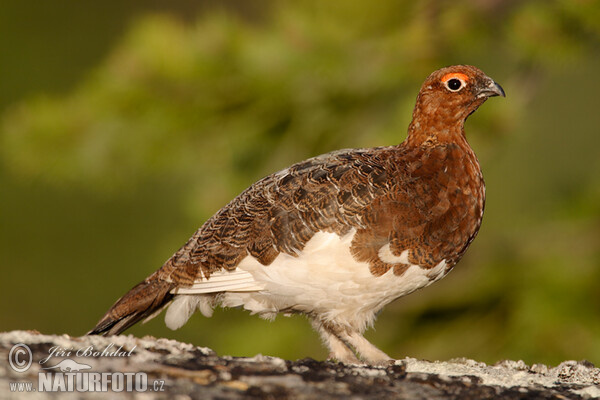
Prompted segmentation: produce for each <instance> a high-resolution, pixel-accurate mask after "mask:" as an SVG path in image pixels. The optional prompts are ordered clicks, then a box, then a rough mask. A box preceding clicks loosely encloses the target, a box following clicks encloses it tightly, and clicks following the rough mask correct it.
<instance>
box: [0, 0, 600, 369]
mask: <svg viewBox="0 0 600 400" xmlns="http://www.w3.org/2000/svg"><path fill="white" fill-rule="evenodd" d="M599 21H600V7H599V6H598V2H595V1H584V0H581V1H567V0H565V1H534V2H510V1H474V0H473V1H458V2H452V3H447V2H443V1H433V0H431V1H424V2H411V1H391V0H390V1H379V2H371V3H369V4H368V7H366V6H365V3H363V2H347V1H341V0H338V1H328V2H308V1H306V2H289V3H287V2H286V3H275V5H273V6H271V7H270V8H269V9H268V10H267V11H266V12H265V15H264V16H263V17H262V18H261V19H259V21H246V20H244V19H242V18H240V17H236V16H234V14H232V13H228V12H225V11H220V12H213V13H210V14H206V15H202V16H200V17H199V18H198V19H197V20H196V22H194V23H191V24H190V23H184V22H181V21H179V20H176V19H174V18H170V17H165V16H161V15H153V16H145V17H144V18H141V19H139V20H138V21H136V22H135V23H134V24H133V25H132V26H131V29H130V30H129V31H128V33H127V34H126V36H125V37H124V38H123V40H122V41H121V42H120V43H118V45H117V46H116V47H115V48H114V49H113V50H112V51H111V53H110V54H109V55H108V57H107V58H106V59H105V60H104V61H103V62H102V63H101V64H100V65H98V66H97V67H96V68H95V69H94V70H93V71H92V72H91V73H89V75H88V76H87V77H86V78H85V79H84V80H83V81H82V82H80V84H79V85H78V86H77V88H75V89H74V90H73V91H72V92H71V93H68V94H67V95H64V96H35V97H32V98H30V99H27V100H25V101H23V102H21V103H19V104H17V105H14V106H13V107H11V108H10V109H9V110H8V112H6V113H5V114H4V116H3V118H2V120H1V121H0V124H1V125H0V129H1V130H0V164H2V167H1V168H0V172H1V173H0V175H1V176H0V182H3V183H4V187H5V188H10V189H11V190H13V192H14V193H20V196H21V197H19V196H17V195H15V196H12V197H11V196H5V198H4V199H2V202H0V211H2V212H3V214H4V216H3V221H4V222H3V225H4V229H6V230H5V231H4V232H2V231H0V235H1V237H3V238H7V239H8V242H6V243H11V244H10V245H6V246H4V247H2V248H1V251H4V252H6V253H5V257H4V258H3V260H4V261H3V262H4V263H6V264H7V265H11V266H13V268H14V266H15V265H22V266H24V267H25V268H32V269H34V270H36V271H37V270H44V271H46V272H44V276H46V277H47V278H48V279H49V280H50V282H54V283H55V284H56V285H58V286H59V287H61V288H62V289H61V290H62V293H63V294H62V295H61V296H63V297H65V299H63V300H61V301H62V303H61V304H63V306H65V304H69V303H68V300H67V299H66V298H68V297H69V291H71V292H75V293H79V296H80V297H81V296H82V295H85V294H88V296H89V290H91V288H93V287H96V288H109V287H110V290H104V291H100V290H98V292H97V294H95V295H94V296H93V297H94V299H92V298H89V299H85V300H82V302H83V303H85V304H88V306H87V307H84V306H83V305H81V304H71V306H70V307H71V308H70V309H71V313H72V314H73V315H77V316H78V317H77V318H75V320H70V319H68V318H66V316H64V315H63V316H54V317H55V318H50V317H49V316H48V315H44V313H36V312H35V311H32V313H31V314H30V315H28V316H27V317H20V316H18V315H17V313H18V310H6V311H5V314H6V315H7V316H3V317H0V318H4V321H7V322H6V324H7V325H9V328H11V329H12V328H19V327H23V326H22V325H23V323H22V321H27V322H26V323H25V325H26V327H28V328H37V329H44V328H46V329H52V330H55V331H56V330H57V329H64V330H68V331H73V330H78V332H71V333H81V332H82V331H84V330H85V328H86V327H87V328H90V327H91V325H93V323H94V322H95V321H96V319H97V318H98V317H100V315H101V314H102V312H103V311H104V309H106V308H107V307H108V305H109V302H110V301H112V300H114V299H116V297H118V296H119V295H121V294H122V292H123V291H124V290H126V289H127V288H128V287H130V286H133V284H134V283H136V279H137V280H141V279H143V277H145V276H146V275H147V273H148V272H150V271H151V270H153V269H155V268H158V267H159V266H160V262H162V260H163V259H164V258H165V257H167V256H168V254H169V252H172V251H174V250H176V248H177V246H178V245H181V244H183V243H184V241H185V239H186V238H187V236H188V235H189V234H190V233H191V232H190V229H194V228H196V227H198V226H200V224H201V223H202V222H203V221H204V219H206V218H207V217H209V216H210V214H211V213H212V212H213V211H214V210H216V209H218V208H219V207H221V206H222V205H223V204H224V203H225V202H226V201H228V200H229V199H230V198H232V197H233V196H235V195H236V194H237V193H239V192H240V191H241V190H242V189H243V188H244V187H245V186H248V185H249V184H251V183H252V182H254V181H255V180H256V179H258V178H260V177H261V176H264V175H266V174H268V173H271V172H274V171H276V170H277V169H279V168H283V167H285V166H286V165H289V164H290V163H292V162H295V161H299V160H301V159H304V158H306V157H310V156H314V155H317V154H319V153H322V152H326V151H331V150H334V149H337V148H341V147H367V146H376V145H386V144H393V143H398V142H400V141H401V140H403V138H404V136H405V132H406V127H407V125H408V123H409V120H410V115H411V111H412V106H413V103H414V98H415V96H416V93H417V91H418V88H419V84H420V83H421V82H422V81H423V80H424V79H425V77H426V75H427V74H428V73H429V72H431V71H433V70H434V69H437V68H439V67H441V66H443V65H449V64H454V63H469V64H474V65H477V66H480V67H481V68H482V69H483V70H484V71H486V73H488V74H489V75H491V76H492V77H494V78H495V79H496V80H497V81H499V82H500V83H501V84H503V86H504V88H505V89H506V91H507V95H508V97H507V99H505V100H496V99H494V100H492V101H490V104H486V105H485V106H484V107H482V109H481V110H480V111H478V112H477V114H476V115H475V116H474V117H472V118H471V119H470V120H469V121H468V123H467V132H468V135H469V139H470V140H471V142H472V143H473V144H474V147H475V148H476V150H477V152H478V154H479V157H480V160H481V162H482V164H483V166H484V172H485V174H486V177H487V182H488V209H487V211H486V218H485V220H484V226H483V229H482V232H481V234H480V238H478V240H477V241H476V242H475V244H474V245H473V248H472V249H471V250H470V252H469V253H468V255H467V257H466V259H465V260H464V261H463V262H462V263H461V264H460V265H459V266H458V268H457V271H455V272H453V274H452V275H451V276H450V277H448V278H446V279H445V280H444V281H443V282H441V283H439V284H436V285H435V286H434V287H433V288H432V289H428V290H426V291H424V293H423V294H421V295H413V296H409V297H408V298H406V299H404V300H401V301H400V302H397V304H395V305H394V306H392V307H390V309H389V310H388V311H386V312H384V313H383V315H382V317H381V321H380V323H379V324H378V325H377V326H378V328H379V329H378V331H376V332H372V333H371V335H372V336H373V337H375V338H374V341H375V342H376V343H378V344H385V350H386V351H388V352H389V353H390V354H393V355H397V356H400V355H404V354H406V355H411V356H417V357H428V358H450V357H456V356H469V357H473V358H476V359H481V360H484V361H495V360H496V359H498V358H509V357H510V358H523V359H525V360H526V361H528V362H541V361H545V362H558V361H560V360H561V359H563V358H589V359H591V360H592V361H596V362H600V344H599V343H598V342H597V341H596V340H594V334H592V332H598V328H599V326H598V322H597V318H596V316H597V315H598V309H599V308H600V298H599V297H598V295H597V291H596V289H595V287H594V286H595V285H594V282H597V281H598V278H599V275H600V272H599V268H598V267H599V264H600V250H599V245H600V230H599V228H598V226H600V225H599V223H600V220H599V217H598V215H600V210H599V208H598V204H600V191H599V190H598V187H600V184H599V180H598V176H599V173H600V162H598V157H597V150H596V149H597V148H598V147H597V146H598V145H599V144H600V143H599V139H598V135H597V126H598V125H599V124H600V121H599V120H598V118H599V117H598V115H597V114H598V113H597V111H596V110H594V104H596V103H597V102H596V103H595V102H594V101H595V95H593V94H594V93H598V91H600V85H599V84H598V79H597V74H596V72H595V71H596V69H597V67H598V64H599V59H598V44H599V40H598V39H599V38H600V24H599ZM557 82H558V84H557ZM492 103H493V104H492ZM564 110H568V111H569V112H568V113H564V112H563V111H564ZM594 130H595V131H594ZM569 139H571V140H569ZM24 182H32V185H33V187H34V188H33V189H32V188H31V187H29V186H28V185H27V184H25V183H24ZM48 197H49V198H51V199H54V200H51V201H54V202H55V203H56V205H55V206H54V207H53V208H50V209H49V210H50V211H49V212H51V213H52V216H48V215H36V214H35V213H32V212H30V210H31V209H35V208H36V207H47V204H46V203H47V200H45V198H48ZM95 197H96V198H95ZM98 197H99V198H100V199H101V200H98V199H97V198H98ZM22 199H26V200H22ZM23 201H26V203H23ZM75 203H77V205H78V207H80V208H83V209H79V208H78V207H75V208H73V204H75ZM23 204H27V205H28V207H29V209H28V210H27V211H23V210H22V211H21V212H16V213H14V215H9V214H10V213H9V212H8V211H7V210H8V209H10V208H11V207H13V208H14V207H18V206H19V205H23ZM61 204H62V205H63V206H62V207H61ZM81 204H84V205H86V206H81ZM161 204H164V205H163V206H161ZM86 207H87V208H88V209H92V210H96V211H89V210H87V209H86ZM124 210H129V211H124ZM182 210H183V211H182ZM93 212H97V215H98V216H97V217H93V216H92V214H93ZM128 212H134V213H137V214H136V215H137V217H136V218H131V219H128V218H126V217H123V216H124V215H128ZM88 213H90V214H88ZM77 216H83V218H84V220H85V221H88V222H89V223H90V224H97V225H95V229H96V230H91V231H89V232H88V233H87V235H90V237H89V238H87V240H86V239H85V235H83V236H81V235H80V234H77V233H76V230H74V227H76V220H77ZM70 218H74V220H71V219H70ZM85 218H87V219H85ZM104 219H106V221H105V222H104V223H103V222H102V221H103V220H104ZM40 221H41V222H40ZM65 221H71V222H69V223H68V224H67V223H65ZM99 221H100V223H99V224H98V222H99ZM111 221H112V222H111ZM123 221H125V222H123ZM40 223H41V226H39V227H38V230H39V231H40V232H44V234H43V235H42V236H43V240H40V241H39V242H38V241H30V240H26V239H25V238H26V237H27V236H28V234H31V232H29V230H28V229H26V228H24V227H27V226H31V227H33V226H38V225H39V224H40ZM111 223H114V224H116V225H114V226H113V227H112V228H111ZM117 227H118V228H117ZM116 231H118V232H116ZM15 232H17V234H18V235H22V236H20V237H21V238H22V240H14V241H10V238H11V237H12V236H14V235H15ZM58 232H60V234H56V233H58ZM53 233H55V234H53ZM16 237H19V236H16ZM111 239H112V241H111ZM45 240H48V243H46V244H45V242H44V241H45ZM29 242H35V243H36V246H35V249H34V250H33V253H36V251H37V252H38V253H39V254H37V255H34V254H28V253H29V251H28V250H29V245H28V244H29ZM98 242H100V243H101V244H99V243H98ZM24 243H27V245H25V244H24ZM123 243H126V244H125V245H123ZM117 245H120V247H121V248H120V249H115V247H117ZM73 247H77V251H74V250H73ZM123 247H124V248H123ZM42 250H43V252H42ZM128 250H130V251H128ZM47 254H50V255H49V256H46V255H47ZM52 254H53V255H52ZM73 254H75V255H76V256H73ZM90 254H92V255H93V256H90ZM82 260H83V261H82ZM82 264H84V265H82ZM61 268H62V269H61ZM48 270H50V271H52V270H60V271H62V273H64V276H63V277H62V278H65V279H66V280H65V281H62V280H60V281H59V280H58V279H57V278H54V277H52V274H49V273H47V271H48ZM98 270H101V271H102V273H101V274H99V273H97V271H98ZM82 271H84V272H83V273H81V272H82ZM82 276H83V279H79V278H80V277H82ZM119 276H123V280H124V281H125V282H122V284H120V285H117V286H116V287H114V286H113V285H112V284H113V283H114V279H115V278H114V277H119ZM9 277H10V276H9ZM78 277H79V278H78ZM91 277H93V279H91V280H90V278H91ZM125 278H127V279H125ZM12 279H15V280H16V279H17V277H16V276H12ZM31 279H32V281H31V282H32V285H33V288H32V289H35V290H32V291H33V292H37V293H44V292H45V285H47V284H48V280H44V279H39V278H38V279H37V280H36V278H35V277H32V278H31ZM82 281H83V282H84V283H82ZM61 282H62V286H61ZM73 286H75V288H73ZM86 288H88V289H87V290H86ZM11 290H16V289H9V288H7V289H6V290H5V296H6V298H8V297H9V294H10V293H13V292H12V291H11ZM96 290H97V289H96ZM78 291H79V292H78ZM41 296H42V295H40V298H41ZM90 297H91V296H90ZM36 299H38V298H37V297H35V296H34V297H32V299H31V300H29V303H25V304H26V305H27V307H31V308H30V309H33V308H34V306H33V304H35V303H36V301H37V300H36ZM57 301H58V300H57ZM28 309H29V308H28ZM7 313H12V314H7ZM238 314H241V313H236V312H226V313H217V315H216V316H215V318H214V319H213V321H206V320H203V319H202V318H201V317H195V318H194V319H193V321H191V322H190V324H189V325H188V326H187V327H186V328H184V329H183V330H182V331H181V332H178V333H171V332H167V331H166V330H164V328H163V327H162V321H159V322H152V323H151V325H150V328H148V327H141V328H140V327H138V328H135V329H134V330H133V332H136V333H142V332H143V333H156V332H159V333H161V334H163V335H169V336H171V337H178V338H180V339H184V340H188V341H192V342H194V343H197V344H199V345H208V346H212V347H215V348H216V349H217V350H218V351H219V352H222V353H229V352H231V353H236V354H240V355H241V354H251V353H252V352H254V351H262V352H263V353H270V354H274V355H282V356H285V357H303V356H306V355H312V356H313V357H323V356H324V354H322V353H319V352H320V351H321V350H318V349H319V347H318V343H317V339H316V336H314V335H312V334H309V333H308V332H309V328H308V325H307V324H306V323H305V321H303V320H302V319H301V318H295V319H292V320H288V321H284V322H281V321H278V322H276V325H277V326H276V327H274V328H273V329H277V330H278V334H277V335H279V336H278V337H279V338H282V337H284V336H285V338H286V340H277V341H276V340H268V339H266V338H265V337H263V338H262V340H260V341H259V340H258V339H256V340H253V341H254V342H255V343H256V342H258V343H260V346H264V347H261V348H260V349H257V348H256V345H252V344H251V343H246V342H247V341H243V342H242V343H240V341H239V338H240V337H252V335H258V336H261V334H260V333H258V334H257V333H256V331H257V330H258V329H263V331H262V332H265V331H266V329H269V328H264V327H263V328H261V326H263V325H262V324H264V323H259V322H257V321H256V320H254V319H250V320H246V319H247V318H248V317H247V316H239V317H238ZM84 316H85V319H84V318H83V317H84ZM31 320H36V321H39V323H38V324H32V323H31ZM207 327H212V329H211V328H207ZM216 332H219V333H218V334H217V333H216ZM223 332H228V333H227V334H225V333H223ZM282 332H283V333H282ZM280 333H281V335H280ZM248 335H250V336H248ZM273 336H275V335H273ZM290 343H296V344H297V347H293V346H290ZM449 343H451V345H449ZM307 349H309V350H307Z"/></svg>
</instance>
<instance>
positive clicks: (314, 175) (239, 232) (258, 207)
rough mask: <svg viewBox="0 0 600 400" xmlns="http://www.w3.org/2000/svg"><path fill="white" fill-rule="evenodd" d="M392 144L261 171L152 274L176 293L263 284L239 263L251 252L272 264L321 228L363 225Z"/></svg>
mask: <svg viewBox="0 0 600 400" xmlns="http://www.w3.org/2000/svg"><path fill="white" fill-rule="evenodd" d="M394 151H397V148H393V147H382V148H375V149H368V150H361V149H353V150H340V151H336V152H332V153H328V154H324V155H321V156H318V157H315V158H311V159H308V160H306V161H303V162H300V163H298V164H295V165H293V166H291V167H289V168H287V169H284V170H282V171H279V172H277V173H275V174H272V175H269V176H267V177H266V178H263V179H262V180H260V181H258V182H256V183H255V184H254V185H252V186H250V187H249V188H248V189H247V190H245V191H244V192H242V193H241V194H240V195H239V196H238V197H236V198H235V199H234V200H232V201H231V202H230V203H229V204H228V205H227V206H225V207H223V208H222V209H221V210H220V211H219V212H218V213H216V214H215V215H214V216H213V217H212V218H210V219H209V220H208V221H207V222H206V223H205V224H204V225H203V226H202V227H201V228H200V229H199V230H198V231H197V232H196V233H195V234H194V236H193V237H192V238H191V239H190V240H189V241H188V242H187V243H186V244H185V245H184V246H183V247H182V248H181V249H180V250H179V251H177V252H176V253H175V254H174V255H173V257H171V258H170V259H169V260H168V261H167V262H166V263H165V264H164V265H163V267H162V268H161V269H160V270H158V271H157V272H156V273H155V275H154V276H153V277H154V278H157V279H159V280H161V281H166V282H171V283H172V284H173V289H172V290H171V292H172V293H215V292H220V291H253V290H260V289H262V286H261V284H260V283H259V282H256V281H255V280H254V279H253V277H252V275H251V274H250V273H248V272H245V271H242V270H240V269H236V267H237V265H238V264H239V263H240V262H241V260H242V259H244V258H245V257H247V256H251V257H254V258H255V259H256V260H257V261H258V262H260V263H261V264H262V265H265V266H268V265H270V264H271V263H272V262H273V261H274V260H275V258H276V257H277V256H278V255H279V254H281V253H284V254H287V255H291V256H297V255H298V254H300V253H301V252H302V250H303V248H304V246H305V245H306V243H307V242H308V241H309V240H310V239H311V238H312V237H313V235H314V234H315V233H316V232H319V231H324V232H331V233H336V234H338V235H340V236H341V235H343V234H344V233H346V232H348V231H350V230H351V229H352V228H355V229H361V228H365V224H366V223H367V222H368V221H364V220H363V219H364V218H365V215H366V214H365V210H366V209H367V208H368V207H369V206H370V205H371V204H372V203H373V201H374V200H375V199H377V198H380V197H381V196H384V195H385V194H386V193H388V192H389V191H390V190H391V186H392V182H393V179H392V177H391V176H390V175H391V174H393V172H394V171H395V170H396V169H397V167H398V166H397V165H393V163H392V162H391V158H390V153H391V152H394ZM382 245H383V244H382ZM149 279H152V277H151V278H149Z"/></svg>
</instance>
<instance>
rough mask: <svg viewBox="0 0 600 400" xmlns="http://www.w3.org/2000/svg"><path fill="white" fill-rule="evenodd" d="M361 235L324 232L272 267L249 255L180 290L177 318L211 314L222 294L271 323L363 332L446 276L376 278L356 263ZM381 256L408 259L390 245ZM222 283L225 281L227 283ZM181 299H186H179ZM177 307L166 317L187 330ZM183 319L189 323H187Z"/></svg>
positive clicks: (438, 271) (440, 272) (411, 271)
mask: <svg viewBox="0 0 600 400" xmlns="http://www.w3.org/2000/svg"><path fill="white" fill-rule="evenodd" d="M355 233H356V231H355V230H352V231H350V232H349V233H348V234H346V235H344V236H342V237H340V236H338V235H337V234H335V233H327V232H318V233H316V234H315V235H314V236H313V237H312V238H311V239H310V240H309V241H308V243H307V244H306V246H305V247H304V249H303V250H302V252H301V254H299V255H298V256H296V257H295V256H291V255H288V254H284V253H281V254H279V255H278V256H277V258H276V259H275V260H274V261H273V263H271V264H270V265H268V266H264V265H262V264H261V263H259V262H258V261H257V260H256V259H255V258H254V257H252V256H250V255H248V256H247V257H246V258H244V259H243V260H242V261H241V262H240V264H239V265H238V267H237V270H236V271H234V272H233V273H228V272H219V273H217V274H214V275H211V278H210V279H209V280H202V281H199V282H196V283H195V284H194V286H192V287H191V288H185V289H178V290H176V291H175V293H178V294H180V296H176V297H177V298H176V299H175V301H174V304H173V305H172V306H171V308H173V309H174V310H173V313H177V314H179V313H182V311H180V310H181V309H184V310H188V309H190V308H195V305H196V304H197V305H198V307H199V308H201V311H203V313H204V314H205V315H206V314H207V313H206V312H205V309H206V304H204V305H203V304H201V303H205V301H203V300H202V299H203V298H205V299H206V301H208V297H207V295H209V294H213V293H217V292H221V293H223V294H222V295H221V297H220V299H221V304H222V305H223V306H225V307H239V306H241V307H244V308H245V309H247V310H249V311H251V312H252V313H258V314H260V315H261V316H263V317H266V318H271V317H274V316H275V315H276V314H277V313H278V312H284V313H286V312H287V313H291V312H303V313H309V314H313V315H318V316H319V318H320V319H322V320H325V321H335V322H337V323H339V324H342V325H349V326H351V327H352V328H354V329H357V330H359V331H360V332H362V331H364V329H365V328H366V327H367V326H369V325H371V324H372V323H373V321H374V319H375V314H376V313H377V312H378V311H379V310H380V309H381V308H382V307H383V306H385V305H386V304H388V303H390V302H391V301H393V300H395V299H397V298H398V297H401V296H404V295H407V294H409V293H411V292H413V291H415V290H417V289H420V288H422V287H425V286H427V285H429V284H430V283H432V282H434V281H436V280H438V279H440V278H442V277H443V276H444V275H445V273H446V262H445V261H442V262H440V263H439V264H438V265H437V266H436V267H434V268H432V269H425V268H421V267H420V266H418V265H411V266H410V267H409V268H408V269H407V270H406V271H405V273H404V274H403V275H402V276H397V275H394V273H393V268H392V269H390V270H389V271H387V272H386V273H385V274H383V275H381V276H374V275H373V274H372V273H371V272H370V271H369V264H368V263H366V262H359V261H356V260H355V259H354V257H353V256H352V254H351V253H350V245H351V243H352V238H353V237H354V235H355ZM388 253H389V254H388ZM380 257H381V258H382V259H383V261H386V262H392V261H393V262H406V261H407V260H408V257H407V252H406V251H405V252H403V254H402V255H401V256H393V255H391V253H390V251H389V246H388V247H387V250H386V247H385V246H384V247H383V248H382V251H380ZM394 257H395V258H394ZM213 278H215V279H214V281H213ZM211 281H213V282H212V283H211ZM219 281H223V282H222V284H219V283H218V282H219ZM223 291H225V292H223ZM191 294H197V295H200V296H199V297H197V296H190V297H195V298H196V299H192V298H190V297H188V295H191ZM181 296H185V297H184V298H182V299H179V298H178V297H181ZM210 297H211V298H212V297H214V296H210ZM178 303H180V304H179V305H178V306H175V305H176V304H178ZM198 303H200V304H198ZM182 305H184V307H181V306H182ZM174 306H175V307H174ZM202 306H204V309H203V308H202ZM171 308H170V309H169V311H168V312H167V316H166V320H167V325H168V326H169V327H172V326H171V325H174V326H175V325H177V327H179V326H181V325H183V323H185V321H187V318H189V315H187V316H184V315H172V318H171V320H173V321H172V323H171V324H169V312H171ZM190 311H193V310H190ZM190 314H191V312H190ZM208 314H210V313H208ZM181 317H183V318H185V319H184V320H183V321H181V319H182V318H181Z"/></svg>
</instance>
